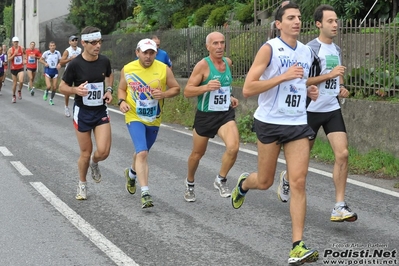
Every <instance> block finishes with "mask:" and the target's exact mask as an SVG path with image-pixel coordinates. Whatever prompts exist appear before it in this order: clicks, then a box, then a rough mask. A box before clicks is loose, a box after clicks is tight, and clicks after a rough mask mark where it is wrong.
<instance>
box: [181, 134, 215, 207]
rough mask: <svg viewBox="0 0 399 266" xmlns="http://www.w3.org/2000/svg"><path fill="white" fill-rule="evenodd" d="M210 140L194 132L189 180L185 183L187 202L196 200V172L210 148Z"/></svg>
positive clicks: (188, 162) (189, 161)
mask: <svg viewBox="0 0 399 266" xmlns="http://www.w3.org/2000/svg"><path fill="white" fill-rule="evenodd" d="M208 140H209V138H208V137H202V136H200V135H198V134H197V131H196V130H195V129H194V130H193V149H192V150H191V154H190V156H189V157H188V161H187V166H188V167H187V179H186V180H185V181H184V183H185V185H186V189H185V191H184V199H185V200H186V201H187V202H194V201H195V200H196V199H195V193H194V180H195V172H196V171H197V168H198V165H199V162H200V160H201V158H202V156H204V154H205V151H206V147H207V146H208Z"/></svg>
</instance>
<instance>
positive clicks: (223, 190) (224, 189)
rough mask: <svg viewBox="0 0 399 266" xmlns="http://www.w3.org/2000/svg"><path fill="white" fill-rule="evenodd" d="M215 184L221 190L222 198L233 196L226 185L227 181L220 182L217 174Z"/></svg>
mask: <svg viewBox="0 0 399 266" xmlns="http://www.w3.org/2000/svg"><path fill="white" fill-rule="evenodd" d="M213 186H214V187H215V188H216V189H217V190H219V193H220V196H221V197H222V198H228V197H230V196H231V192H230V189H229V188H228V187H227V185H226V181H225V182H219V180H218V176H216V178H215V182H213Z"/></svg>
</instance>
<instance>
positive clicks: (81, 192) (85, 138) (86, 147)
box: [75, 129, 93, 200]
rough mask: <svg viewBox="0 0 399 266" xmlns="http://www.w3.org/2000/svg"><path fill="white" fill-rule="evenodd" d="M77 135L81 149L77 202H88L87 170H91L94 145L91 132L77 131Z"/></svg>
mask: <svg viewBox="0 0 399 266" xmlns="http://www.w3.org/2000/svg"><path fill="white" fill-rule="evenodd" d="M75 133H76V137H77V139H78V143H79V148H80V156H79V159H78V171H79V183H78V190H77V194H76V197H75V198H76V199H77V200H86V199H87V182H86V175H87V170H88V169H89V163H90V155H91V152H92V149H93V144H92V141H91V130H90V131H87V132H79V131H78V130H77V129H75Z"/></svg>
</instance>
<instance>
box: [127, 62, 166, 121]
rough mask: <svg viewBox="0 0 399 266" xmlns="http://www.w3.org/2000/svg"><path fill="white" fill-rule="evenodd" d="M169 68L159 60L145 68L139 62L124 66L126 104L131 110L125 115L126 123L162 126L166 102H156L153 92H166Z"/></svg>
mask: <svg viewBox="0 0 399 266" xmlns="http://www.w3.org/2000/svg"><path fill="white" fill-rule="evenodd" d="M166 68H167V66H166V65H165V64H164V63H162V62H160V61H157V60H154V62H153V64H152V65H151V66H150V67H148V68H144V67H142V66H141V65H140V62H139V60H135V61H133V62H131V63H129V64H127V65H125V66H124V72H125V79H126V83H127V97H126V102H127V103H128V104H129V105H130V107H131V109H130V110H129V111H128V112H127V113H126V114H125V121H126V123H130V122H133V121H139V122H142V123H143V124H145V125H147V126H158V127H159V126H160V125H161V114H162V107H163V102H164V100H163V99H161V100H159V101H158V100H156V99H154V98H153V96H152V90H154V89H160V90H162V91H166Z"/></svg>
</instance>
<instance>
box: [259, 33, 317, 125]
mask: <svg viewBox="0 0 399 266" xmlns="http://www.w3.org/2000/svg"><path fill="white" fill-rule="evenodd" d="M264 45H270V47H271V48H272V56H271V59H270V62H269V65H268V66H267V68H266V70H265V71H264V73H263V74H262V76H261V77H260V79H259V80H268V79H271V78H273V77H276V76H279V75H281V74H283V73H285V72H286V71H287V70H288V69H289V68H290V67H291V66H292V65H294V64H295V63H297V65H298V66H302V67H303V70H304V77H303V78H296V79H293V80H289V81H285V82H283V83H281V84H279V85H278V86H276V87H274V88H271V89H270V90H268V91H265V92H262V93H261V94H260V95H259V98H258V105H259V106H258V108H257V109H256V111H255V114H254V117H255V118H256V119H257V120H259V121H261V122H264V123H269V124H277V125H304V124H307V115H306V97H307V89H306V80H307V78H308V76H309V70H310V67H311V65H312V62H313V59H314V56H313V53H312V51H311V49H310V48H309V47H308V46H306V45H304V44H303V43H301V42H299V41H297V45H296V47H295V48H292V47H290V46H289V45H287V44H286V43H285V42H284V41H283V40H281V39H280V38H279V37H277V38H274V39H271V40H269V41H267V42H266V43H265V44H264Z"/></svg>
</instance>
